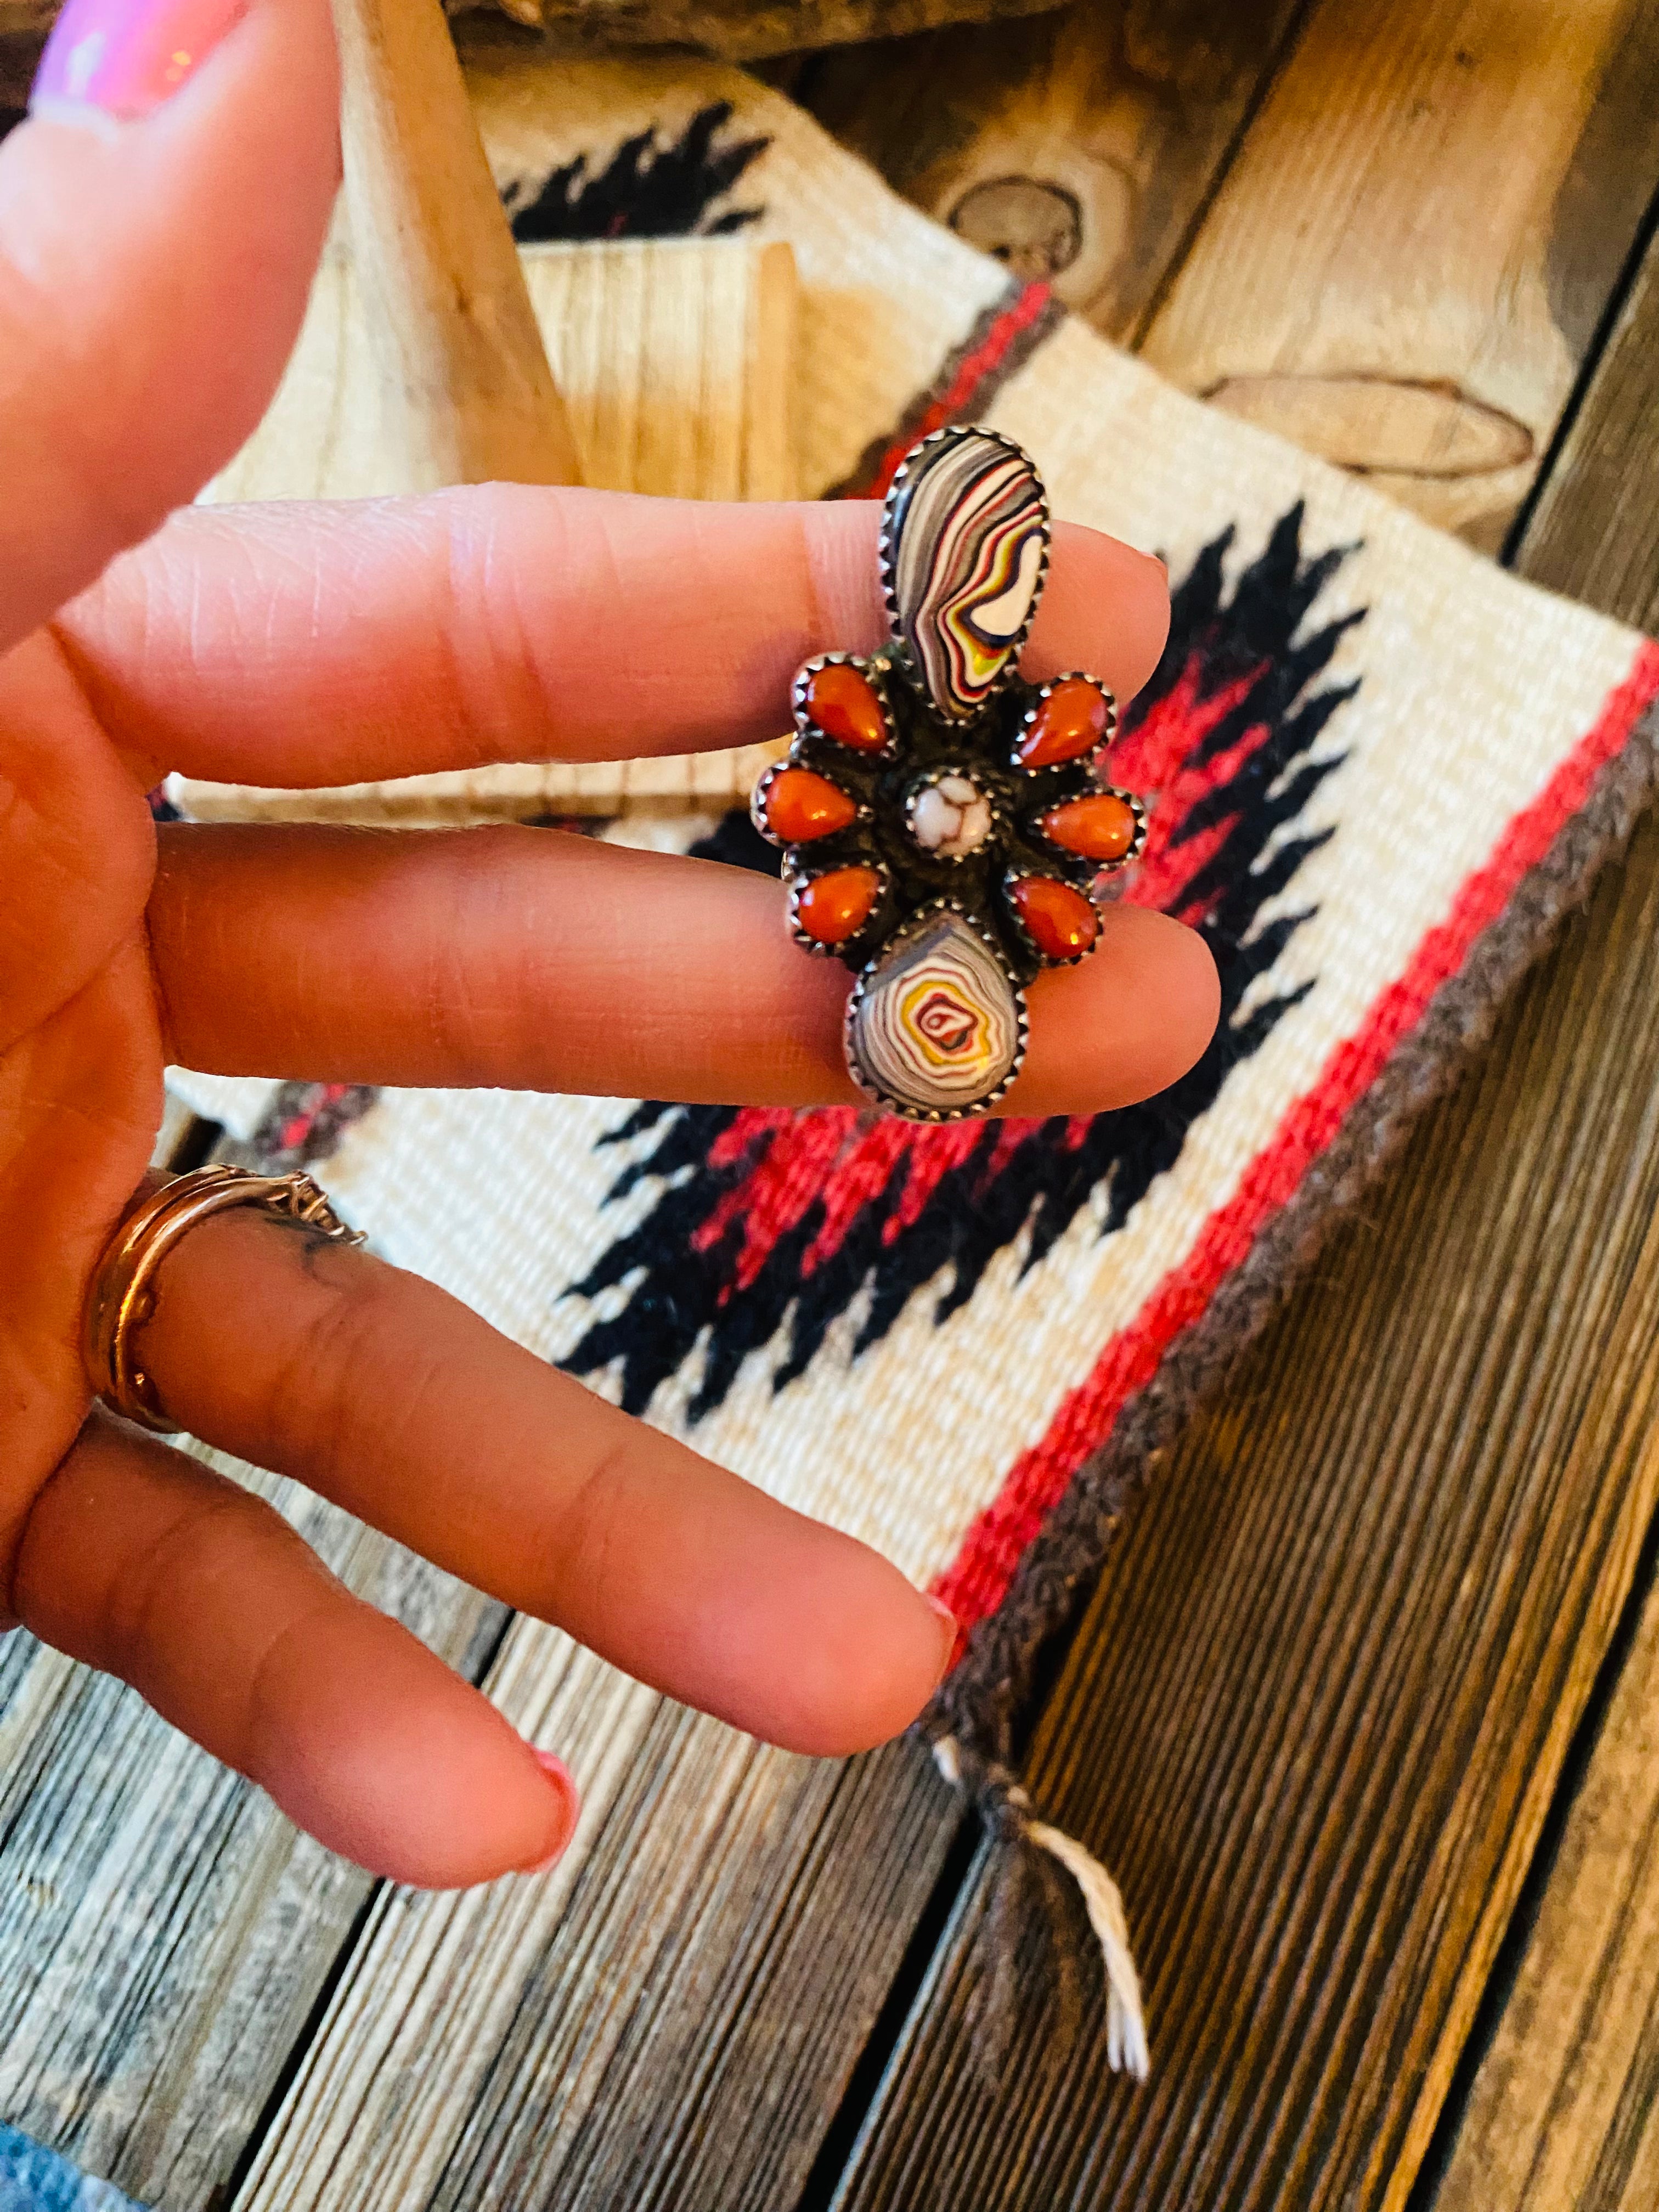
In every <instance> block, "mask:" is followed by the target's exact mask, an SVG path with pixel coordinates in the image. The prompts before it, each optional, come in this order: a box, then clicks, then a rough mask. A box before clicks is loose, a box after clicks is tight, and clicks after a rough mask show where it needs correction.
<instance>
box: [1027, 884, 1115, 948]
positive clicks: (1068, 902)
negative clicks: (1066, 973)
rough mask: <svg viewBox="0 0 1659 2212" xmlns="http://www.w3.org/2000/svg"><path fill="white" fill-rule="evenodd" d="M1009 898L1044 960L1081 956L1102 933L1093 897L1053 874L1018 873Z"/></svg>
mask: <svg viewBox="0 0 1659 2212" xmlns="http://www.w3.org/2000/svg"><path fill="white" fill-rule="evenodd" d="M1008 901H1009V903H1010V905H1011V906H1012V908H1013V909H1014V912H1015V913H1016V914H1017V915H1018V916H1019V918H1020V921H1022V922H1023V923H1024V926H1025V933H1026V934H1027V936H1028V937H1030V940H1031V942H1032V944H1033V945H1036V949H1037V951H1039V952H1040V953H1041V954H1042V957H1043V958H1044V959H1045V960H1080V959H1081V958H1082V957H1083V955H1084V954H1085V952H1087V951H1089V950H1090V949H1091V946H1092V945H1093V944H1094V941H1095V939H1096V938H1097V937H1098V936H1099V934H1100V916H1099V915H1098V914H1097V912H1096V910H1095V905H1094V902H1093V900H1092V899H1088V898H1085V896H1084V895H1083V893H1082V892H1081V891H1079V890H1073V888H1072V886H1071V884H1062V883H1058V882H1056V881H1055V879H1054V877H1052V876H1019V877H1018V878H1016V879H1015V880H1014V882H1013V883H1012V884H1011V885H1010V886H1009V890H1008Z"/></svg>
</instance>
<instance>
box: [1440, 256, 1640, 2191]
mask: <svg viewBox="0 0 1659 2212" xmlns="http://www.w3.org/2000/svg"><path fill="white" fill-rule="evenodd" d="M1656 349H1659V247H1653V246H1650V249H1649V251H1648V253H1647V256H1646V259H1645V263H1644V268H1643V270H1642V271H1641V273H1640V275H1639V276H1638V281H1637V283H1636V284H1635V285H1634V287H1633V288H1632V295H1631V298H1630V301H1629V302H1628V304H1627V306H1626V310H1625V312H1624V313H1623V315H1622V316H1621V318H1620V323H1619V325H1618V328H1617V329H1616V331H1615V332H1614V334H1613V338H1612V340H1611V342H1610V344H1609V346H1608V349H1607V353H1606V354H1605V356H1603V359H1602V362H1601V366H1600V368H1599V370H1598V374H1597V377H1596V384H1595V398H1594V404H1592V405H1590V406H1589V407H1588V408H1587V409H1586V410H1584V412H1583V414H1582V415H1581V416H1579V418H1578V420H1577V422H1576V423H1575V425H1574V427H1573V429H1572V432H1571V435H1570V436H1569V438H1568V440H1567V442H1566V445H1565V449H1564V451H1563V453H1562V455H1561V459H1560V463H1559V466H1558V468H1557V470H1556V471H1555V473H1554V475H1553V478H1552V489H1550V490H1549V491H1547V493H1546V495H1545V496H1544V498H1543V499H1542V501H1541V503H1540V507H1539V510H1538V513H1537V514H1536V516H1535V518H1534V524H1533V527H1532V531H1531V532H1530V535H1529V538H1528V556H1529V560H1530V562H1531V564H1532V566H1533V567H1534V569H1535V571H1536V572H1537V573H1539V574H1541V575H1542V576H1543V577H1544V578H1546V579H1547V580H1550V581H1559V580H1564V579H1565V578H1567V577H1570V576H1572V575H1574V574H1577V573H1582V574H1584V575H1585V578H1586V580H1587V582H1588V583H1589V586H1590V587H1591V588H1593V589H1594V590H1595V591H1596V592H1599V593H1601V594H1603V595H1605V596H1607V598H1609V599H1614V598H1616V599H1620V601H1622V603H1623V604H1625V605H1628V606H1631V607H1632V608H1645V619H1646V620H1647V621H1648V623H1650V626H1653V625H1659V450H1656V446H1655V441H1654V437H1653V425H1654V421H1655V415H1656V400H1659V376H1656V373H1655V368H1654V359H1655V354H1656ZM1576 549H1582V550H1578V552H1577V557H1576ZM1586 551H1587V552H1588V554H1589V562H1588V567H1587V568H1582V569H1581V568H1580V565H1579V564H1580V562H1582V560H1583V553H1584V552H1586ZM1656 2097H1659V1589H1656V1588H1653V1587H1650V1589H1649V1590H1648V1592H1647V1593H1646V1599H1645V1602H1644V1604H1643V1606H1642V1607H1641V1609H1640V1613H1639V1616H1638V1620H1637V1622H1636V1624H1635V1630H1634V1634H1633V1636H1632V1641H1631V1649H1630V1651H1629V1655H1628V1656H1627V1658H1626V1662H1625V1664H1624V1667H1623V1668H1622V1670H1621V1672H1620V1675H1619V1678H1618V1680H1617V1684H1616V1686H1615V1687H1614V1689H1613V1694H1612V1698H1611V1700H1610V1703H1609V1705H1608V1710H1607V1717H1606V1721H1605V1723H1604V1725H1603V1727H1602V1729H1601V1733H1600V1735H1599V1736H1598V1737H1597V1739H1596V1741H1595V1746H1594V1748H1593V1750H1592V1751H1591V1753H1590V1757H1589V1763H1588V1766H1587V1769H1586V1771H1585V1774H1584V1778H1583V1784H1582V1787H1581V1789H1580V1790H1579V1792H1578V1795H1577V1798H1576V1799H1575V1801H1574V1802H1573V1803H1572V1805H1571V1809H1570V1811H1569V1812H1568V1814H1567V1818H1566V1821H1565V1829H1564V1832H1563V1835H1562V1839H1561V1843H1560V1847H1559V1850H1558V1852H1557V1854H1556V1857H1555V1860H1554V1863H1553V1867H1552V1869H1551V1870H1550V1875H1549V1880H1548V1882H1547V1887H1545V1889H1544V1892H1543V1895H1542V1899H1541V1903H1540V1905H1539V1908H1538V1911H1537V1916H1536V1918H1535V1921H1534V1923H1533V1925H1532V1927H1531V1929H1530V1931H1529V1933H1528V1937H1527V1941H1526V1942H1525V1945H1524V1948H1522V1953H1521V1956H1520V1960H1519V1964H1518V1966H1517V1968H1516V1974H1515V1978H1514V1982H1513V1984H1512V1986H1511V1988H1510V1993H1509V1996H1508V1999H1507V2002H1506V2003H1505V2005H1504V2010H1503V2013H1502V2015H1501V2017H1500V2018H1499V2020H1498V2025H1497V2027H1496V2030H1495V2033H1493V2036H1492V2041H1491V2044H1490V2045H1489V2047H1488V2048H1487V2050H1486V2054H1485V2056H1484V2057H1483V2059H1482V2061H1481V2063H1480V2070H1479V2072H1478V2073H1477V2075H1476V2076H1475V2079H1474V2085H1473V2089H1472V2092H1471V2094H1470V2097H1469V2100H1468V2106H1467V2109H1466V2111H1465V2112H1464V2113H1463V2114H1462V2119H1461V2125H1460V2126H1459V2128H1458V2130H1457V2133H1456V2135H1455V2138H1454V2141H1453V2143H1452V2147H1451V2150H1450V2153H1449V2158H1448V2160H1447V2163H1446V2168H1445V2172H1444V2174H1443V2179H1442V2180H1441V2183H1440V2186H1439V2188H1438V2190H1437V2193H1436V2195H1435V2197H1434V2200H1433V2203H1434V2212H1567V2208H1569V2207H1571V2208H1574V2212H1646V2208H1647V2207H1649V2206H1650V2205H1652V2204H1654V2203H1656V2202H1659V2137H1656V2131H1655V2127H1654V2107H1655V2101H1656Z"/></svg>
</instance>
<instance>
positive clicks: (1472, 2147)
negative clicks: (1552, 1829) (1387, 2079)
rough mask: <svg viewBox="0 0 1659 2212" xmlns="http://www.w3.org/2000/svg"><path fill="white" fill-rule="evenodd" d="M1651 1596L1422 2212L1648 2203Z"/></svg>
mask: <svg viewBox="0 0 1659 2212" xmlns="http://www.w3.org/2000/svg"><path fill="white" fill-rule="evenodd" d="M1656 1958H1659V1593H1656V1592H1654V1591H1652V1590H1650V1593H1649V1596H1648V1602H1647V1604H1646V1605H1645V1607H1644V1608H1643V1613H1642V1619H1641V1625H1640V1628H1639V1630H1638V1635H1637V1639H1636V1643H1635V1645H1634V1647H1633V1649H1632V1651H1631V1654H1630V1656H1629V1658H1628V1660H1627V1661H1626V1664H1625V1667H1624V1668H1623V1670H1622V1672H1621V1674H1620V1679H1619V1685H1618V1688H1617V1690H1616V1692H1615V1693H1614V1697H1613V1704H1612V1705H1611V1708H1610V1709H1609V1711H1608V1714H1607V1721H1606V1724H1605V1726H1604V1727H1603V1729H1602V1730H1601V1735H1600V1736H1599V1737H1598V1739H1597V1741H1596V1746H1595V1753H1594V1754H1593V1757H1592V1759H1591V1761H1590V1765H1589V1772H1588V1774H1587V1775H1586V1778H1585V1781H1584V1785H1583V1790H1582V1791H1581V1792H1580V1794H1579V1796H1578V1797H1577V1800H1576V1801H1575V1802H1574V1805H1573V1808H1572V1811H1571V1816H1570V1818H1569V1820H1568V1823H1567V1827H1566V1832H1565V1836H1564V1838H1563V1839H1562V1844H1561V1848H1560V1850H1559V1854H1558V1857H1557V1858H1556V1861H1555V1863H1554V1867H1553V1873H1552V1877H1551V1880H1550V1882H1549V1885H1548V1887H1547V1888H1546V1890H1545V1892H1544V1895H1543V1899H1542V1902H1541V1907H1540V1911H1539V1915H1538V1918H1537V1921H1536V1923H1535V1924H1534V1928H1533V1930H1532V1934H1531V1936H1530V1939H1529V1941H1528V1945H1527V1948H1526V1951H1525V1954H1524V1955H1523V1957H1522V1960H1521V1963H1520V1966H1519V1971H1518V1972H1517V1974H1516V1979H1515V1982H1514V1984H1513V1986H1512V1987H1511V1989H1510V1995H1509V1998H1508V2002H1507V2003H1506V2005H1505V2007H1504V2015H1503V2018H1502V2020H1501V2021H1500V2022H1499V2024H1498V2030H1497V2033H1496V2035H1495V2037H1494V2039H1493V2040H1492V2044H1491V2045H1490V2047H1489V2048H1488V2050H1487V2051H1486V2056H1485V2057H1484V2058H1483V2060H1482V2062H1481V2064H1480V2071H1479V2073H1478V2075H1476V2077H1475V2081H1474V2088H1473V2091H1472V2093H1471V2095H1470V2099H1469V2101H1468V2106H1467V2107H1466V2110H1465V2112H1464V2114H1463V2118H1462V2124H1461V2126H1460V2127H1459V2130H1458V2132H1457V2135H1456V2137H1455V2142H1454V2143H1453V2146H1452V2149H1451V2154H1450V2157H1449V2161H1448V2165H1447V2168H1446V2172H1445V2174H1444V2176H1443V2179H1442V2181H1441V2183H1440V2185H1439V2187H1438V2189H1437V2191H1436V2192H1435V2195H1434V2198H1433V2203H1434V2206H1435V2212H1575V2208H1576V2212H1645V2208H1647V2207H1649V2206H1650V2205H1652V2204H1653V2203H1656V2202H1659V2114H1656V2109H1655V2106H1656V2096H1659V1986H1656V1980H1655V1975H1654V1962H1655V1960H1656Z"/></svg>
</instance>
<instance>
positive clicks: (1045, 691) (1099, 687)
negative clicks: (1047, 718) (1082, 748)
mask: <svg viewBox="0 0 1659 2212" xmlns="http://www.w3.org/2000/svg"><path fill="white" fill-rule="evenodd" d="M1060 684H1087V685H1088V686H1089V688H1090V690H1092V691H1098V692H1099V694H1100V696H1101V697H1102V698H1103V699H1104V701H1105V702H1106V734H1105V735H1104V737H1102V738H1096V740H1095V742H1094V744H1092V745H1091V746H1090V748H1089V750H1088V751H1087V752H1082V753H1073V756H1072V757H1071V759H1070V760H1067V761H1049V762H1047V763H1044V764H1043V765H1042V767H1040V768H1028V767H1027V766H1026V765H1025V763H1024V761H1023V760H1022V759H1021V758H1020V757H1019V740H1020V738H1021V737H1023V736H1024V733H1025V732H1026V731H1027V730H1029V729H1030V726H1031V725H1032V723H1033V722H1035V721H1036V718H1037V715H1038V714H1039V713H1040V712H1041V711H1042V706H1043V703H1044V702H1045V701H1046V700H1047V699H1048V697H1049V696H1050V694H1051V693H1053V692H1054V691H1055V690H1058V688H1059V687H1060ZM1116 735H1117V694H1116V693H1115V691H1114V690H1113V689H1112V687H1111V685H1110V684H1107V683H1104V682H1103V680H1102V679H1101V678H1099V677H1098V676H1091V674H1090V672H1089V671H1088V670H1087V669H1086V668H1068V669H1066V671H1065V672H1064V674H1062V675H1060V676H1054V677H1050V678H1049V679H1048V683H1046V684H1043V685H1042V688H1041V690H1039V691H1038V693H1037V695H1036V698H1035V699H1033V700H1032V702H1031V703H1030V706H1029V707H1028V708H1026V709H1025V712H1024V714H1022V715H1021V716H1020V718H1019V731H1018V734H1017V735H1016V737H1015V738H1014V741H1013V743H1012V744H1011V745H1010V747H1009V748H1008V766H1009V768H1010V769H1012V771H1013V773H1014V774H1015V775H1047V774H1048V770H1049V769H1051V768H1072V767H1074V766H1075V765H1076V764H1077V763H1079V762H1081V761H1088V762H1090V763H1093V762H1096V761H1097V760H1098V759H1099V758H1100V756H1101V755H1102V753H1103V752H1104V751H1105V750H1106V748H1107V746H1108V745H1109V744H1111V742H1112V740H1113V739H1114V738H1115V737H1116Z"/></svg>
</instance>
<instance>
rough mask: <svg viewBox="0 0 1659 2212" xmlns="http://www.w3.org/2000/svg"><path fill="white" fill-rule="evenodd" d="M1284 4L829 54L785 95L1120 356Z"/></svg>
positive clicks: (1129, 1)
mask: <svg viewBox="0 0 1659 2212" xmlns="http://www.w3.org/2000/svg"><path fill="white" fill-rule="evenodd" d="M1296 12H1297V10H1296V4H1295V0H1244V4H1242V5H1238V6H1236V7H1233V8H1219V7H1216V6H1213V5H1212V4H1210V0H1186V4H1184V5H1182V6H1177V7H1169V6H1157V7H1148V6H1146V5H1145V4H1144V0H1097V4H1080V5H1078V6H1075V7H1073V8H1070V9H1063V10H1061V11H1060V13H1058V14H1055V15H1045V16H1042V17H1039V18H1038V19H1036V21H1031V22H1026V23H998V24H992V25H987V26H985V27H976V28H972V29H968V28H961V27H958V28H956V29H952V30H948V31H939V32H934V33H930V34H928V35H927V36H925V37H922V38H918V39H910V40H902V41H899V42H896V43H895V44H894V45H892V46H887V47H884V48H881V49H878V51H877V52H873V53H872V52H856V53H845V54H835V55H830V56H828V57H826V58H823V60H820V61H818V62H817V63H816V64H814V65H813V66H812V67H811V70H809V71H806V72H805V73H803V74H802V75H801V76H800V77H799V81H798V82H796V83H795V85H794V86H793V91H794V93H795V96H796V97H797V98H798V99H799V100H801V101H802V102H803V103H804V105H805V106H807V107H809V108H810V109H811V111H812V112H813V113H814V114H815V115H816V116H817V118H818V120H819V121H820V122H821V123H823V125H825V126H826V128H828V129H829V130H830V131H834V132H835V133H836V136H837V137H839V138H841V139H842V141H843V142H844V143H846V144H847V145H848V146H850V147H851V148H852V149H853V151H854V153H857V154H860V155H863V156H864V158H865V159H866V161H871V162H872V163H873V164H874V166H875V167H877V168H878V169H879V170H881V172H882V173H883V174H884V176H885V177H886V178H887V179H888V181H889V182H890V184H892V185H894V186H895V187H896V189H897V190H898V191H902V192H903V193H904V194H905V195H906V196H907V197H908V198H910V199H912V200H914V201H915V203H916V204H917V205H918V206H919V207H921V208H924V209H926V210H927V212H928V214H930V215H932V216H937V217H938V219H939V221H940V222H948V223H950V224H951V227H952V228H955V229H956V230H957V231H959V232H961V234H963V236H964V237H966V238H968V239H969V240H971V241H972V242H973V243H974V244H975V245H976V246H982V247H983V248H984V249H985V250H986V251H987V252H994V253H997V254H999V255H1000V257H1001V258H1003V259H1004V260H1006V262H1007V263H1008V264H1009V265H1010V267H1011V268H1012V270H1013V271H1014V273H1015V274H1016V275H1018V276H1022V277H1024V278H1026V279H1028V280H1035V279H1038V278H1041V279H1043V280H1045V281H1048V282H1051V283H1053V284H1054V289H1055V290H1056V292H1057V293H1058V295H1059V296H1060V298H1061V299H1062V300H1063V301H1065V302H1066V305H1067V306H1068V307H1073V308H1075V309H1076V310H1077V311H1078V312H1079V313H1081V314H1085V315H1086V316H1087V317H1088V318H1089V319H1090V320H1091V322H1092V323H1093V324H1094V325H1096V327H1097V329H1099V330H1101V331H1104V332H1105V334H1106V336H1107V337H1111V338H1116V339H1118V340H1119V341H1120V342H1122V341H1127V340H1129V339H1131V338H1132V337H1133V335H1134V333H1135V331H1136V330H1137V329H1138V328H1139V324H1140V321H1141V319H1142V318H1143V316H1144V314H1145V313H1146V308H1147V307H1148V305H1149V303H1150V302H1151V301H1152V299H1153V298H1154V297H1155V295H1157V293H1158V289H1159V287H1160V286H1161V285H1162V284H1163V283H1164V280H1165V278H1166V277H1167V276H1168V274H1169V272H1170V268H1171V266H1172V265H1173V264H1174V262H1175V261H1176V258H1178V256H1179V253H1180V252H1181V249H1182V245H1183V243H1184V241H1185V239H1186V237H1187V234H1188V229H1189V228H1190V226H1191V224H1192V222H1193V220H1194V216H1196V215H1197V214H1198V212H1199V211H1200V209H1201V207H1202V205H1203V204H1204V200H1205V198H1206V195H1207V193H1208V192H1209V191H1210V190H1211V189H1212V185H1213V184H1214V182H1215V179H1216V178H1217V176H1218V173H1220V170H1221V167H1222V166H1223V163H1224V161H1225V155H1226V151H1227V149H1228V146H1229V144H1230V143H1231V140H1232V137H1233V136H1234V134H1235V132H1236V131H1237V128H1238V125H1239V123H1240V120H1241V119H1242V118H1243V115H1244V113H1245V112H1246V109H1247V108H1248V106H1249V103H1250V101H1251V100H1252V99H1253V98H1255V96H1256V95H1257V94H1259V93H1260V91H1261V88H1262V87H1263V86H1264V85H1265V84H1266V82H1267V79H1268V77H1269V76H1270V75H1271V73H1272V70H1273V65H1274V63H1275V60H1276V58H1277V57H1278V55H1279V52H1280V50H1281V47H1282V46H1283V43H1284V40H1285V33H1286V31H1287V29H1288V27H1289V26H1290V24H1291V21H1292V20H1293V18H1294V16H1295V15H1296Z"/></svg>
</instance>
